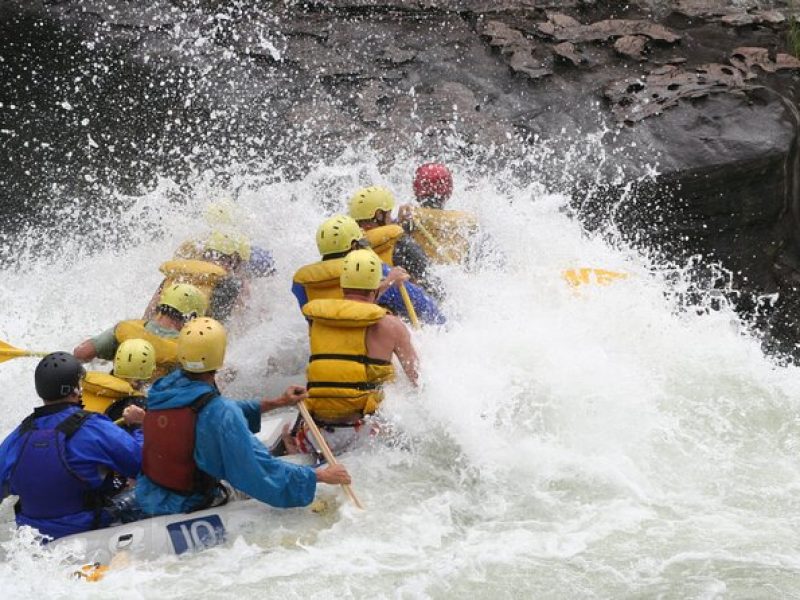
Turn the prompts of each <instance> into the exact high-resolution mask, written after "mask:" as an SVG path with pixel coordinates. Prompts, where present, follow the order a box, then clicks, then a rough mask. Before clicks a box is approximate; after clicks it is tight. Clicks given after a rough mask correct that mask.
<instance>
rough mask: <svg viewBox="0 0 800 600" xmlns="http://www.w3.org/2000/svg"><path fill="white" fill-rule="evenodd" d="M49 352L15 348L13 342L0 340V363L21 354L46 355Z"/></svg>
mask: <svg viewBox="0 0 800 600" xmlns="http://www.w3.org/2000/svg"><path fill="white" fill-rule="evenodd" d="M47 354H48V353H47V352H31V351H30V350H22V349H21V348H15V347H14V346H12V345H11V344H9V343H7V342H4V341H2V340H0V363H4V362H6V361H7V360H11V359H12V358H19V357H20V356H46V355H47Z"/></svg>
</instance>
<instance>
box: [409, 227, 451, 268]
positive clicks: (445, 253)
mask: <svg viewBox="0 0 800 600" xmlns="http://www.w3.org/2000/svg"><path fill="white" fill-rule="evenodd" d="M414 229H417V230H419V232H420V233H421V234H422V235H423V237H424V238H425V239H426V240H428V243H429V244H430V245H431V247H432V248H433V251H434V252H436V254H438V255H439V256H440V257H442V258H443V259H444V260H447V261H449V262H458V261H457V260H455V258H456V257H455V256H454V255H453V253H452V251H451V250H450V249H449V248H442V246H441V244H439V242H437V241H436V238H435V237H433V234H431V232H430V231H428V228H427V227H425V226H424V225H423V224H422V223H418V222H417V221H414Z"/></svg>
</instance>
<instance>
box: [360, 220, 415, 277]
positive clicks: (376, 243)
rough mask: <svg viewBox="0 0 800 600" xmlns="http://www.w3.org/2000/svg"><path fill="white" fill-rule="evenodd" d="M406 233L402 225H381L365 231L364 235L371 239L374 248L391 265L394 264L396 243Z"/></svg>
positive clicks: (370, 242) (371, 245)
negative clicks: (393, 256)
mask: <svg viewBox="0 0 800 600" xmlns="http://www.w3.org/2000/svg"><path fill="white" fill-rule="evenodd" d="M404 234H405V232H404V231H403V228H402V227H400V225H382V226H381V227H376V228H375V229H370V230H368V231H364V236H365V237H366V238H367V241H369V245H370V247H371V248H372V250H373V251H374V252H375V254H377V255H378V256H380V258H381V260H382V261H383V262H385V263H386V264H387V265H389V266H390V267H393V266H394V262H393V261H392V255H393V254H394V247H395V244H397V241H398V240H399V239H400V238H401V237H403V235H404Z"/></svg>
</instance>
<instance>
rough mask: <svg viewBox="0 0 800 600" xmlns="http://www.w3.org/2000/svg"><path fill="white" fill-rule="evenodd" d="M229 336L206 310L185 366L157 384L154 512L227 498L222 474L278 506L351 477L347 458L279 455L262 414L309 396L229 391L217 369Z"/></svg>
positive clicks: (145, 490) (192, 329) (149, 449)
mask: <svg viewBox="0 0 800 600" xmlns="http://www.w3.org/2000/svg"><path fill="white" fill-rule="evenodd" d="M226 345H227V335H226V332H225V328H224V327H223V325H222V324H221V323H219V322H218V321H215V320H214V319H210V318H207V317H203V318H199V319H195V320H194V321H192V322H191V323H189V324H187V325H186V326H185V327H184V328H183V329H182V330H181V333H180V335H179V337H178V360H179V361H180V365H181V368H180V369H177V370H175V371H174V372H173V373H171V374H169V375H167V376H166V377H163V378H162V379H159V380H158V381H156V382H155V383H154V384H153V387H152V388H151V389H150V393H149V397H148V411H147V416H146V417H145V420H144V434H145V437H144V439H145V441H144V458H143V466H142V471H143V476H141V477H140V478H139V479H138V480H137V483H136V499H137V501H138V504H139V506H140V508H141V509H142V510H143V512H144V513H145V514H147V515H162V514H173V513H179V512H190V511H194V510H199V509H202V508H206V507H210V506H215V505H218V504H220V503H223V502H224V501H225V499H226V496H227V494H226V492H225V489H224V488H222V487H221V484H220V481H221V480H223V479H224V480H225V481H227V482H228V483H229V484H230V485H231V486H232V487H233V488H235V489H237V490H240V491H241V492H244V493H245V494H247V495H249V496H251V497H253V498H255V499H256V500H260V501H261V502H264V503H266V504H270V505H272V506H276V507H279V508H289V507H295V506H306V505H308V504H310V503H311V502H312V500H313V499H314V494H315V491H316V486H317V483H318V482H322V483H328V484H335V485H338V484H343V483H350V475H349V474H348V473H347V470H346V469H345V468H344V466H342V465H334V466H328V467H325V468H319V469H316V470H315V469H312V468H311V467H306V466H298V465H293V464H289V463H286V462H283V461H280V460H278V459H276V458H274V457H273V456H272V455H270V453H269V451H268V450H267V448H266V447H264V445H263V444H262V443H261V442H260V441H259V440H258V438H256V437H255V436H254V435H253V434H254V433H257V432H258V431H259V429H260V427H261V413H263V412H266V411H269V410H272V409H275V408H278V407H281V406H290V405H293V404H296V403H297V402H299V401H300V400H303V399H305V398H306V392H305V390H304V389H303V388H302V387H299V386H289V387H288V388H287V389H286V391H285V392H284V393H283V395H281V396H280V397H278V398H275V399H269V398H266V397H265V398H263V399H262V400H260V401H258V400H249V401H239V402H235V401H233V400H231V399H229V398H227V397H225V396H223V395H222V394H221V393H220V392H219V389H218V388H217V383H216V373H217V371H218V370H219V369H220V368H221V367H222V366H223V364H224V361H225V349H226Z"/></svg>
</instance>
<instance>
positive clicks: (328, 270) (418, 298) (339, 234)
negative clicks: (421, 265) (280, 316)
mask: <svg viewBox="0 0 800 600" xmlns="http://www.w3.org/2000/svg"><path fill="white" fill-rule="evenodd" d="M316 238H317V240H316V241H317V250H318V251H319V253H320V256H321V260H320V261H318V262H316V263H312V264H309V265H305V266H304V267H301V268H300V269H298V270H297V272H296V273H295V274H294V277H293V280H292V293H293V294H294V296H295V298H297V302H298V304H299V305H300V309H301V310H302V308H303V306H305V305H306V303H307V302H309V301H311V300H317V299H321V298H334V299H342V298H343V297H344V294H343V292H342V288H341V285H340V283H339V280H340V278H341V275H342V270H343V265H344V260H345V257H346V256H347V255H348V254H349V253H350V252H352V251H353V250H357V249H363V248H365V247H368V246H369V242H368V238H367V237H365V234H364V232H363V231H362V230H361V228H360V227H359V225H358V223H357V222H356V221H355V220H354V219H352V218H351V217H346V216H343V215H334V216H332V217H330V218H328V219H326V220H325V221H324V222H323V223H322V224H321V225H320V226H319V228H318V229H317V236H316ZM376 254H377V253H376ZM382 269H383V271H382V272H383V280H382V281H381V285H380V287H379V288H378V304H379V305H380V306H383V307H385V308H387V309H389V310H390V311H392V312H393V313H394V314H397V315H402V316H404V317H406V318H407V319H410V316H409V314H408V307H407V306H406V305H405V302H404V301H403V298H402V295H401V293H400V290H399V289H398V286H399V285H405V287H406V289H407V291H408V294H409V298H410V299H411V303H412V305H413V307H414V310H415V312H416V314H417V316H418V317H419V319H420V321H421V322H422V323H426V324H435V325H442V324H444V323H445V322H446V318H445V317H444V315H443V314H442V312H441V311H440V310H439V307H438V305H437V303H436V301H435V300H434V299H433V298H431V297H430V296H429V295H428V294H426V293H425V291H424V290H423V289H422V288H420V287H419V286H417V285H415V284H413V283H410V282H408V283H404V280H405V279H407V275H406V276H403V271H402V269H396V268H395V269H390V268H389V266H388V265H386V264H385V263H384V264H383V265H382Z"/></svg>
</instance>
